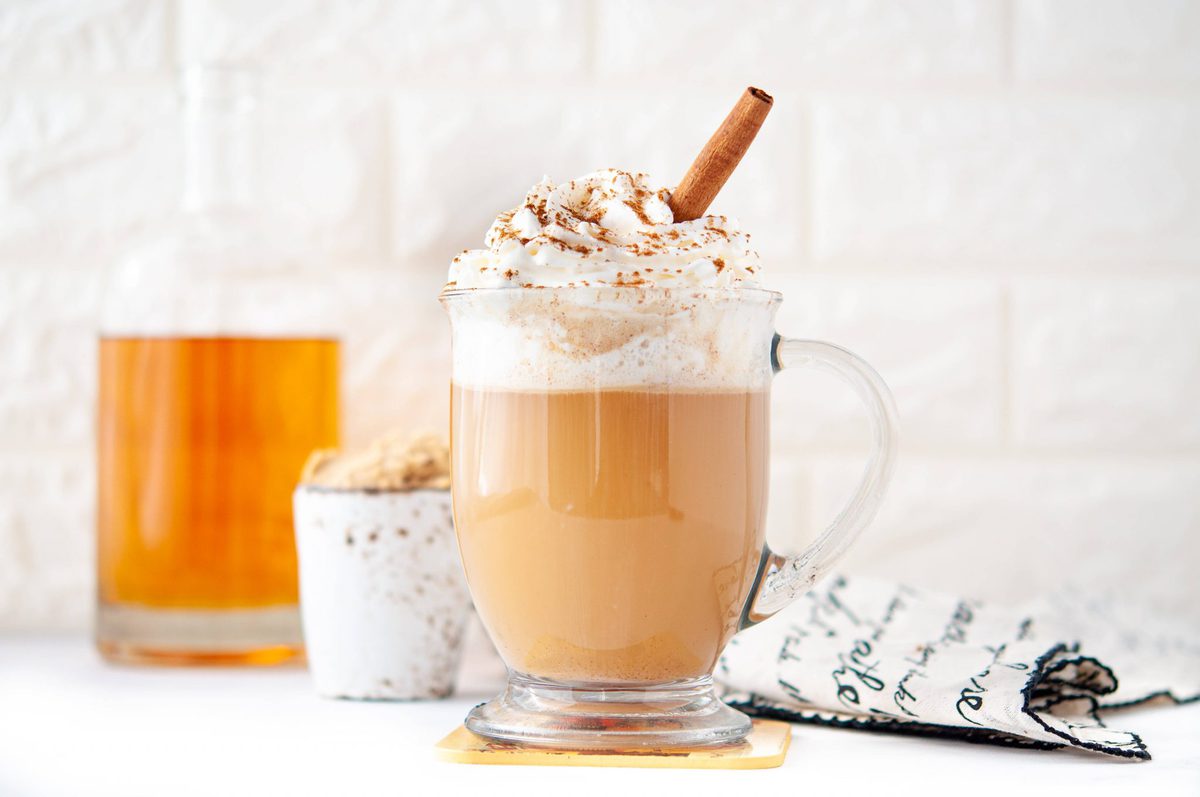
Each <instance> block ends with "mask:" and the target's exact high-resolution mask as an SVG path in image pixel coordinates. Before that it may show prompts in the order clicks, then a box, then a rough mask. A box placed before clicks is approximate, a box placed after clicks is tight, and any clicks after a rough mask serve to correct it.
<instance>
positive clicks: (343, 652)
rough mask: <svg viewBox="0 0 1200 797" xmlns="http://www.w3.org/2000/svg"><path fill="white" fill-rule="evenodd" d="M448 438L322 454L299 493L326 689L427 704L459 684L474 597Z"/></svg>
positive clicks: (315, 666)
mask: <svg viewBox="0 0 1200 797" xmlns="http://www.w3.org/2000/svg"><path fill="white" fill-rule="evenodd" d="M448 464H449V455H448V453H447V451H446V448H445V445H444V444H443V443H441V441H440V440H437V439H436V438H422V439H420V440H416V441H413V442H404V441H403V440H402V439H400V438H396V437H391V438H385V439H384V440H381V441H379V442H377V443H375V444H374V445H372V446H371V447H370V448H369V449H367V450H366V451H364V452H361V453H359V454H355V455H352V456H339V455H336V454H332V453H330V452H317V453H316V454H314V456H313V458H312V459H310V462H309V465H308V466H307V467H306V469H305V474H304V477H303V481H302V484H301V485H300V486H299V487H298V488H297V489H296V493H295V497H294V504H295V525H296V548H297V552H298V556H299V563H300V601H301V615H302V619H303V624H304V637H305V644H306V647H307V650H308V661H309V669H310V671H311V673H312V677H313V682H314V684H315V685H316V689H317V692H318V693H319V694H321V695H322V696H325V697H338V698H355V699H366V700H416V699H426V698H438V697H445V696H447V695H449V694H451V693H452V692H453V690H454V680H455V676H456V673H457V671H458V664H459V658H460V655H461V651H462V639H463V633H464V628H465V624H466V621H467V618H468V616H469V613H470V607H471V601H470V597H469V595H468V593H467V586H466V581H465V578H464V577H463V573H462V566H461V564H460V561H459V556H458V546H457V543H456V541H455V537H454V523H453V519H452V516H451V510H450V491H449V469H448Z"/></svg>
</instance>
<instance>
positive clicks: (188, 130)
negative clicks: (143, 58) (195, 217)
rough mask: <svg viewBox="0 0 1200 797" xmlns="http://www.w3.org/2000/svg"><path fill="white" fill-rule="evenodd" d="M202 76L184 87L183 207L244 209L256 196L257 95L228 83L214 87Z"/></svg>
mask: <svg viewBox="0 0 1200 797" xmlns="http://www.w3.org/2000/svg"><path fill="white" fill-rule="evenodd" d="M204 77H205V79H206V80H207V81H208V82H207V83H199V84H197V85H193V86H186V87H185V102H184V110H183V123H184V128H183V139H184V190H183V209H184V211H185V212H187V213H212V212H228V211H243V210H249V209H251V208H253V207H254V204H255V200H256V199H257V197H256V183H257V176H258V175H257V167H258V157H257V156H258V146H257V145H258V141H257V135H258V129H257V119H256V111H255V105H256V102H255V99H256V98H255V96H254V95H253V94H252V93H246V92H243V91H234V92H231V91H230V90H229V87H228V86H222V85H218V86H217V88H218V89H222V90H220V91H217V90H214V88H213V85H214V82H213V80H212V79H211V78H209V77H207V76H204ZM235 88H236V87H235Z"/></svg>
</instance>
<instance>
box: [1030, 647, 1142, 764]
mask: <svg viewBox="0 0 1200 797" xmlns="http://www.w3.org/2000/svg"><path fill="white" fill-rule="evenodd" d="M1078 650H1079V643H1075V644H1073V645H1066V644H1062V643H1060V644H1058V645H1055V646H1054V647H1052V648H1050V650H1048V651H1046V652H1045V653H1043V654H1042V655H1041V656H1039V657H1038V659H1037V662H1036V663H1035V664H1034V666H1033V670H1032V671H1031V672H1030V673H1029V679H1028V680H1027V681H1026V682H1025V688H1024V689H1022V690H1021V695H1022V697H1023V698H1024V702H1023V704H1022V706H1021V710H1022V711H1023V712H1024V713H1025V715H1026V716H1027V717H1029V718H1030V719H1032V720H1033V721H1034V722H1036V723H1037V724H1038V725H1040V726H1042V728H1043V729H1045V730H1046V732H1047V733H1052V734H1054V735H1055V736H1058V737H1059V738H1061V739H1065V740H1066V741H1067V744H1069V745H1071V746H1072V747H1082V748H1084V749H1085V750H1094V751H1095V752H1097V753H1105V754H1107V755H1113V756H1120V757H1122V758H1135V759H1139V760H1142V761H1149V760H1150V751H1149V750H1147V749H1146V744H1145V742H1143V741H1142V737H1140V736H1138V735H1137V734H1136V733H1132V732H1129V731H1126V732H1125V733H1127V734H1128V735H1129V738H1130V740H1131V741H1132V742H1133V744H1134V745H1135V747H1134V749H1132V750H1128V749H1125V748H1123V747H1114V746H1112V745H1105V744H1099V743H1098V742H1089V741H1087V740H1086V739H1081V738H1079V737H1078V736H1072V735H1070V734H1067V733H1063V732H1062V731H1060V730H1059V729H1057V728H1054V727H1052V726H1051V725H1049V724H1048V723H1047V722H1046V721H1045V720H1043V719H1042V718H1041V717H1040V716H1038V713H1037V711H1036V710H1035V709H1034V708H1033V706H1032V705H1031V704H1032V702H1033V697H1034V693H1035V692H1036V690H1037V689H1038V687H1039V686H1043V685H1044V681H1045V679H1046V677H1047V675H1050V674H1053V673H1056V672H1058V671H1059V670H1061V669H1064V668H1065V667H1066V666H1067V665H1069V664H1075V665H1078V664H1081V663H1083V662H1084V661H1088V660H1090V661H1091V662H1095V663H1096V664H1099V662H1096V660H1095V659H1092V658H1091V657H1090V656H1077V657H1075V658H1073V659H1068V660H1065V661H1063V662H1055V663H1054V664H1053V665H1050V666H1047V664H1048V663H1049V662H1050V661H1051V660H1053V659H1054V658H1055V657H1056V656H1059V655H1061V654H1063V653H1076V652H1078ZM1101 666H1102V667H1103V665H1101ZM1104 670H1105V671H1107V673H1108V675H1109V676H1110V677H1111V678H1112V684H1111V686H1106V687H1104V692H1103V693H1104V694H1111V693H1112V692H1115V691H1116V689H1117V679H1116V676H1115V675H1113V674H1112V670H1110V669H1108V668H1107V667H1104ZM1092 680H1093V679H1090V678H1089V679H1087V680H1085V681H1084V682H1081V683H1072V684H1071V685H1072V686H1076V687H1078V688H1082V689H1086V690H1089V691H1094V690H1096V689H1097V687H1096V686H1095V685H1094V683H1093V682H1092ZM1073 699H1083V700H1086V701H1087V702H1088V705H1089V709H1088V711H1087V712H1086V714H1087V717H1088V718H1089V719H1090V720H1092V722H1094V723H1095V724H1096V725H1097V726H1099V727H1101V728H1103V727H1104V722H1103V721H1102V720H1101V719H1100V716H1099V715H1098V714H1097V711H1099V709H1100V704H1099V702H1098V701H1097V700H1096V699H1095V698H1094V697H1091V696H1089V695H1076V694H1064V695H1061V696H1060V697H1058V698H1056V699H1051V700H1047V701H1045V702H1044V703H1042V704H1041V707H1044V708H1051V707H1053V706H1054V705H1056V704H1058V703H1064V702H1066V701H1068V700H1073Z"/></svg>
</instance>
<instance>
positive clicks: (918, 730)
mask: <svg viewBox="0 0 1200 797" xmlns="http://www.w3.org/2000/svg"><path fill="white" fill-rule="evenodd" d="M725 702H726V703H728V704H729V705H731V706H733V707H734V708H736V709H738V710H739V711H743V712H745V713H746V714H749V715H751V716H754V717H762V718H763V719H776V720H784V721H785V722H796V723H803V724H805V725H823V726H825V727H828V728H854V729H856V730H864V731H874V732H878V733H894V734H896V735H898V736H920V737H923V738H934V739H953V740H955V741H960V742H967V743H969V744H990V745H998V746H1000V747H1019V748H1024V749H1028V750H1058V749H1059V748H1062V747H1065V746H1066V745H1063V744H1056V743H1054V742H1043V741H1041V740H1038V739H1027V738H1025V737H1024V736H1014V735H1013V734H1010V733H1002V732H1000V731H993V730H989V729H979V728H958V727H955V726H953V725H928V724H925V723H921V722H905V721H903V720H894V719H875V718H871V719H868V718H866V717H847V716H839V715H837V714H833V713H829V712H821V711H819V710H816V709H814V710H812V711H803V710H799V711H797V710H795V709H787V708H780V707H779V706H776V705H774V704H772V703H767V702H760V699H759V698H758V696H757V695H749V696H747V697H745V698H742V697H739V698H738V699H734V700H726V701H725Z"/></svg>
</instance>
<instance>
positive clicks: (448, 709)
mask: <svg viewBox="0 0 1200 797" xmlns="http://www.w3.org/2000/svg"><path fill="white" fill-rule="evenodd" d="M490 680H491V678H489V677H487V676H486V674H485V673H484V671H482V670H479V668H468V671H467V672H465V673H464V678H463V680H462V682H461V684H460V694H459V696H458V697H455V698H454V699H451V700H445V701H439V702H427V703H356V702H346V701H330V700H322V699H319V698H317V697H316V696H315V695H314V694H313V692H312V690H311V688H310V685H309V682H308V675H307V673H306V672H305V671H304V670H303V669H302V668H300V667H290V668H283V669H174V668H168V669H134V668H120V667H112V666H108V665H105V664H104V663H102V662H101V660H100V659H99V657H98V656H97V655H96V654H95V653H94V652H93V650H92V648H91V646H90V643H89V642H88V641H87V640H86V639H84V638H83V637H49V636H31V635H19V634H8V635H0V795H4V797H25V795H70V796H71V797H77V796H79V795H89V796H92V795H109V794H112V795H122V797H139V796H140V795H155V796H156V797H157V795H193V794H194V795H222V797H224V796H226V795H241V794H257V795H275V794H323V795H324V794H327V795H338V796H339V797H340V795H375V794H388V795H409V794H435V793H436V794H465V793H470V792H473V793H476V794H487V795H492V794H523V795H528V794H542V793H545V794H551V793H553V794H556V795H571V797H574V795H578V794H593V793H595V794H600V793H604V794H607V795H609V796H610V797H611V795H614V794H619V793H621V791H622V790H623V791H624V792H625V793H627V794H629V795H630V797H634V796H635V795H640V794H645V793H652V794H675V795H683V794H687V795H689V797H690V795H693V794H722V795H725V794H750V793H752V790H753V791H758V790H764V791H762V792H761V793H764V794H767V793H775V794H779V793H783V792H778V791H773V790H774V789H778V788H785V789H787V792H786V793H787V794H797V795H812V794H868V793H871V794H884V795H891V794H905V793H910V792H911V793H920V794H922V795H937V794H958V793H963V794H967V793H969V794H973V795H974V794H993V793H995V794H1087V795H1089V797H1094V796H1095V795H1106V794H1144V795H1154V796H1155V797H1158V795H1200V705H1189V706H1181V707H1160V708H1154V709H1137V710H1131V711H1127V712H1123V713H1121V714H1119V715H1116V716H1113V718H1112V721H1111V722H1112V724H1118V723H1119V725H1120V726H1121V727H1125V728H1130V729H1132V730H1135V731H1137V732H1138V733H1140V734H1141V735H1142V737H1143V738H1144V739H1145V740H1146V743H1147V744H1148V745H1149V747H1150V750H1151V752H1152V753H1153V755H1154V760H1152V761H1149V762H1145V763H1131V762H1124V761H1117V760H1110V759H1108V758H1105V757H1102V756H1097V755H1090V754H1085V753H1076V752H1071V751H1054V752H1038V751H1028V750H1013V749H1007V748H998V747H988V746H982V745H971V744H965V743H962V742H952V741H938V740H926V739H919V738H913V737H903V736H892V735H884V734H878V733H864V732H862V731H850V730H839V729H833V728H821V727H813V726H796V727H795V730H794V735H793V738H792V747H791V751H790V752H789V754H788V759H787V762H786V763H785V764H784V766H783V767H781V768H779V769H773V770H760V771H747V772H735V771H699V770H690V771H689V770H634V769H625V770H619V769H594V768H586V769H584V768H554V767H523V766H509V767H483V766H469V765H460V764H448V763H443V762H440V761H437V760H436V759H435V758H434V755H433V749H432V748H433V744H434V743H435V742H436V741H437V740H439V739H440V738H441V737H442V736H444V735H445V734H446V733H448V732H449V731H450V730H451V729H452V728H454V727H455V726H457V725H458V724H459V723H460V722H461V720H462V718H463V716H464V715H465V714H466V712H467V710H468V709H469V708H470V707H471V706H472V705H474V704H475V703H478V702H480V701H481V700H483V699H485V698H487V697H490V694H489V692H490V691H491V689H492V685H491V684H488V683H485V682H486V681H490ZM468 790H470V792H469V791H468Z"/></svg>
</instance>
